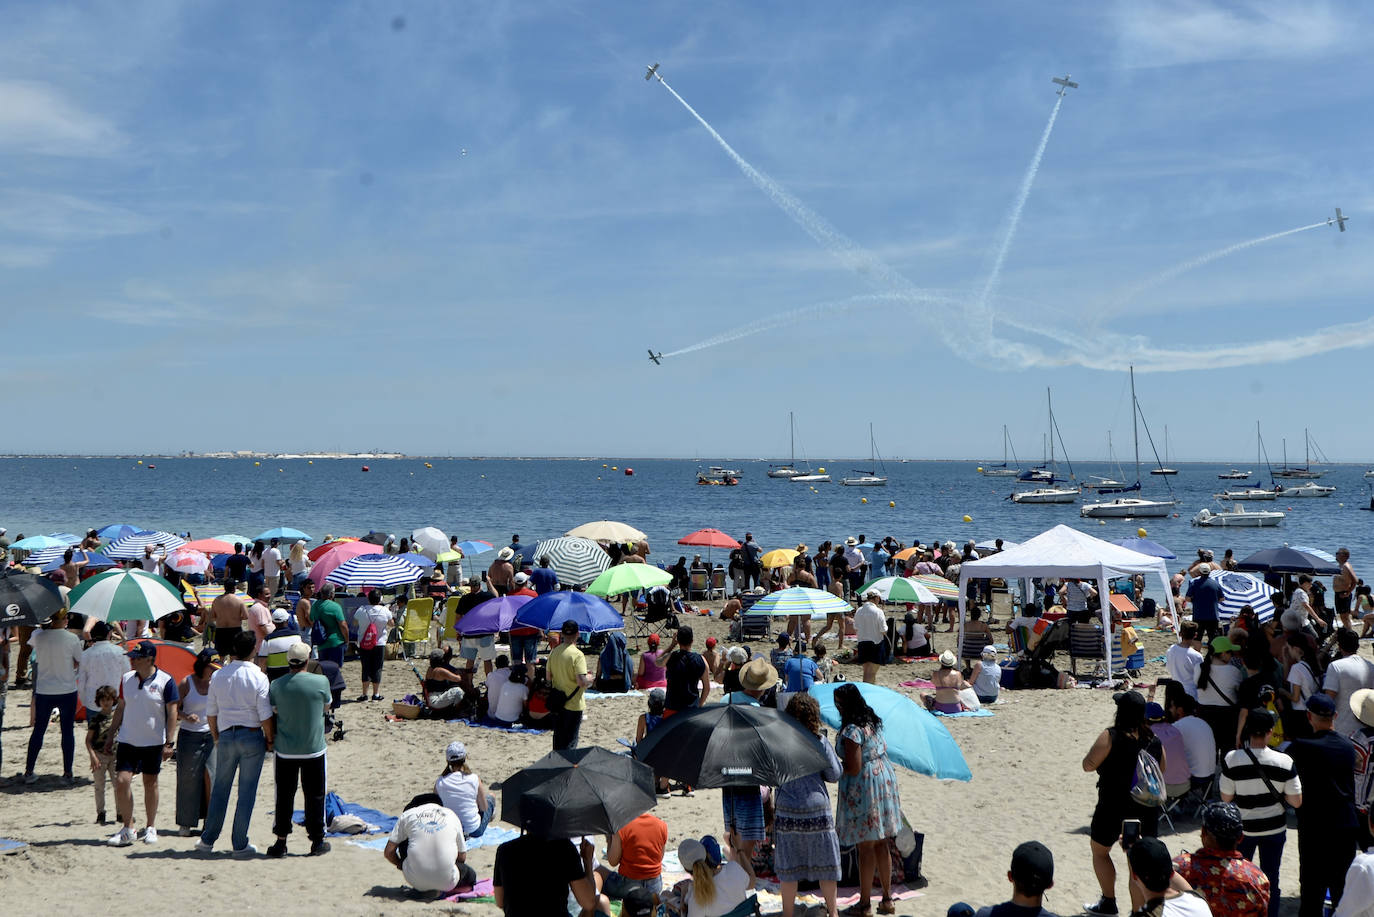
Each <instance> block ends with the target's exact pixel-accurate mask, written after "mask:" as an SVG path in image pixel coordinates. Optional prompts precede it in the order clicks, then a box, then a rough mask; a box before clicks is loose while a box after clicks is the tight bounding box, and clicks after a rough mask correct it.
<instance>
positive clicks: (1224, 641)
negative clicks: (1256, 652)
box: [1210, 636, 1240, 653]
mask: <svg viewBox="0 0 1374 917" xmlns="http://www.w3.org/2000/svg"><path fill="white" fill-rule="evenodd" d="M1210 646H1211V647H1212V652H1214V653H1234V652H1235V651H1236V650H1238V649H1240V647H1238V646H1236V645H1235V644H1234V643H1232V642H1231V638H1230V637H1225V636H1222V637H1214V638H1213V639H1212V642H1211V644H1210Z"/></svg>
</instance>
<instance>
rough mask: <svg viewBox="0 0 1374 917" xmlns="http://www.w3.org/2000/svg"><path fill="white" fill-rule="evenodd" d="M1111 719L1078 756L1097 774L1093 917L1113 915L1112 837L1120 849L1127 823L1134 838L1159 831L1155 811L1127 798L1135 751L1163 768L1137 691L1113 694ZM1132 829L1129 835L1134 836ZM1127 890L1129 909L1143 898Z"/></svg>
mask: <svg viewBox="0 0 1374 917" xmlns="http://www.w3.org/2000/svg"><path fill="white" fill-rule="evenodd" d="M1113 700H1115V701H1116V719H1115V721H1114V723H1113V724H1112V726H1110V727H1109V728H1107V729H1104V730H1102V733H1101V734H1100V735H1098V737H1097V741H1095V742H1093V746H1092V748H1090V749H1088V754H1087V755H1086V756H1085V757H1084V758H1083V771H1084V772H1085V773H1093V772H1096V773H1097V807H1096V808H1095V809H1094V810H1093V817H1092V824H1091V826H1090V828H1089V832H1088V833H1089V838H1090V846H1091V849H1092V858H1093V873H1094V875H1096V876H1097V884H1098V886H1099V887H1100V889H1101V892H1102V895H1101V898H1099V899H1098V901H1097V902H1096V903H1094V904H1086V905H1084V910H1085V911H1087V912H1088V913H1089V914H1095V915H1098V917H1115V915H1116V914H1117V913H1119V912H1118V910H1117V905H1116V866H1115V864H1113V863H1112V846H1113V845H1114V844H1115V843H1116V842H1117V840H1118V839H1120V840H1122V842H1123V846H1124V845H1125V838H1124V836H1123V830H1122V829H1123V826H1124V824H1125V823H1127V821H1128V820H1130V821H1133V822H1136V823H1138V824H1139V836H1141V837H1155V836H1156V835H1158V833H1159V809H1157V808H1154V807H1152V806H1143V805H1141V804H1140V803H1138V802H1136V801H1135V800H1134V799H1133V798H1132V797H1131V785H1132V783H1133V782H1134V779H1135V770H1136V759H1137V757H1138V756H1139V754H1140V752H1142V751H1144V752H1148V753H1149V754H1150V755H1151V756H1153V757H1154V759H1155V760H1156V761H1157V762H1159V767H1160V770H1161V771H1163V769H1164V768H1165V767H1166V766H1167V765H1166V764H1165V760H1164V746H1163V744H1162V743H1161V742H1160V741H1159V738H1158V737H1157V736H1155V734H1154V733H1153V732H1151V731H1150V727H1149V726H1148V725H1146V723H1145V697H1144V695H1142V694H1141V693H1140V692H1139V691H1123V692H1119V693H1117V694H1116V695H1114V697H1113ZM1135 831H1136V829H1135V827H1134V826H1132V828H1131V833H1132V834H1133V835H1134V834H1135ZM1130 890H1131V907H1132V909H1135V908H1138V907H1140V905H1141V903H1142V902H1143V899H1142V898H1141V896H1140V893H1139V891H1138V889H1137V888H1136V887H1135V885H1134V884H1132V885H1131V887H1130Z"/></svg>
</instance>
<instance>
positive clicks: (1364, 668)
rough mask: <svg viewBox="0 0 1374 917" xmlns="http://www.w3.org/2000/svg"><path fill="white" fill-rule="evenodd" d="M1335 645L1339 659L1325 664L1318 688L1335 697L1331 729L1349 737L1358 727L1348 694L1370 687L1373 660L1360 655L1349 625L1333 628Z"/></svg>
mask: <svg viewBox="0 0 1374 917" xmlns="http://www.w3.org/2000/svg"><path fill="white" fill-rule="evenodd" d="M1296 594H1297V593H1294V595H1296ZM1336 647H1337V649H1338V650H1339V658H1338V659H1336V660H1335V661H1334V662H1332V663H1331V665H1329V666H1327V669H1326V677H1325V679H1324V680H1323V682H1322V688H1323V690H1325V691H1326V693H1327V694H1329V695H1331V696H1332V697H1333V698H1335V700H1336V725H1335V731H1336V732H1337V733H1339V734H1340V735H1343V736H1349V735H1350V734H1351V733H1352V732H1354V731H1355V730H1357V729H1359V728H1360V721H1359V719H1358V718H1357V717H1356V716H1355V712H1354V711H1353V710H1351V709H1350V697H1351V695H1353V694H1354V693H1355V692H1356V691H1358V690H1360V689H1361V688H1374V662H1372V661H1370V660H1369V659H1367V658H1366V657H1364V656H1361V655H1360V637H1359V634H1357V633H1355V632H1354V631H1353V630H1350V629H1349V628H1346V627H1342V628H1341V629H1340V630H1337V631H1336Z"/></svg>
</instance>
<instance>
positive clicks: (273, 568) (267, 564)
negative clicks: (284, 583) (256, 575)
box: [262, 538, 281, 595]
mask: <svg viewBox="0 0 1374 917" xmlns="http://www.w3.org/2000/svg"><path fill="white" fill-rule="evenodd" d="M277 544H278V542H277V539H275V538H273V539H272V543H271V544H270V545H268V547H267V550H266V551H263V552H262V578H263V580H264V581H265V582H266V583H267V594H268V595H276V594H277V586H278V584H280V583H281V548H279V547H277Z"/></svg>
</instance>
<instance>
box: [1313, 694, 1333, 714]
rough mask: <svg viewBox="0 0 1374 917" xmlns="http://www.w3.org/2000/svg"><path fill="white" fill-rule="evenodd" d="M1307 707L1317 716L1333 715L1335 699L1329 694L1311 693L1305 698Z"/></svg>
mask: <svg viewBox="0 0 1374 917" xmlns="http://www.w3.org/2000/svg"><path fill="white" fill-rule="evenodd" d="M1307 709H1308V712H1310V713H1315V714H1316V715H1317V716H1335V715H1336V701H1335V699H1333V698H1332V697H1331V695H1330V694H1313V695H1312V696H1311V697H1309V698H1308V699H1307Z"/></svg>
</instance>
